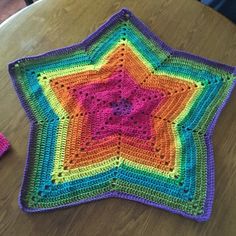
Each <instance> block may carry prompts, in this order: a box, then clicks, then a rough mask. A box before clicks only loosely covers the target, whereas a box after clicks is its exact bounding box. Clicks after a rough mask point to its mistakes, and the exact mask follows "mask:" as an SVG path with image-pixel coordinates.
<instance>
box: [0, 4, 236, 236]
mask: <svg viewBox="0 0 236 236" xmlns="http://www.w3.org/2000/svg"><path fill="white" fill-rule="evenodd" d="M122 7H128V8H129V9H130V10H132V11H133V12H134V14H136V15H137V16H138V17H139V18H141V19H142V20H143V21H144V23H145V24H147V25H148V26H149V27H150V29H151V30H152V31H154V32H155V33H156V34H157V35H159V36H160V38H161V39H162V40H164V41H165V42H166V43H168V44H169V45H170V46H172V47H175V48H177V49H182V50H186V51H189V52H191V53H194V54H198V55H201V56H204V57H207V58H209V59H214V60H217V61H220V62H223V63H226V64H230V65H233V64H236V27H235V25H233V24H232V23H231V22H229V21H228V20H227V19H225V18H224V17H223V16H221V15H219V14H218V13H216V12H214V11H213V10H211V9H209V8H207V7H205V6H203V5H201V4H200V3H199V2H197V1H193V0H150V1H141V0H138V1H132V0H125V1H121V0H120V1H109V0H107V1H106V0H79V1H78V0H57V1H55V0H41V1H39V2H37V3H36V4H33V5H32V6H30V7H28V8H27V9H26V10H23V11H22V12H20V13H19V14H17V15H16V16H15V17H12V18H11V19H10V20H8V21H7V22H6V23H5V24H3V25H1V26H0V131H1V132H3V133H4V134H5V135H6V136H7V138H8V139H9V140H10V142H11V145H12V148H11V150H10V151H9V152H8V153H7V154H6V155H5V156H4V157H3V158H2V160H1V161H0V176H1V177H0V235H4V236H5V235H7V236H8V235H24V236H27V235H34V236H37V235H50V236H53V235H79V236H91V235H112V236H113V235H129V236H132V235H135V236H138V235H145V236H146V235H148V236H149V235H181V236H184V235H201V236H202V235H214V236H217V235H226V236H231V235H236V224H235V223H236V109H235V104H236V92H235V91H234V92H233V94H232V96H231V99H230V101H229V103H228V104H227V106H226V107H225V109H224V111H223V113H222V114H221V116H220V118H219V121H218V123H217V126H216V129H215V132H214V139H213V141H214V151H215V167H216V193H215V202H214V206H213V213H212V217H211V219H210V221H209V222H206V223H196V222H194V221H191V220H188V219H185V218H183V217H181V216H177V215H174V214H171V213H168V212H165V211H163V210H160V209H156V208H153V207H150V206H145V205H142V204H139V203H135V202H131V201H126V200H121V199H108V200H101V201H98V202H93V203H89V204H84V205H81V206H78V207H73V208H69V209H64V210H56V211H54V212H50V213H39V214H34V215H28V214H25V213H23V212H22V211H21V210H20V209H19V207H18V204H17V197H18V193H19V188H20V184H21V180H22V175H23V168H24V164H25V157H26V152H27V140H28V135H29V122H28V120H27V118H26V115H25V112H24V111H23V109H22V108H21V106H20V104H19V101H18V99H17V96H16V93H15V91H14V90H13V87H12V85H11V82H10V79H9V76H8V73H7V64H8V63H9V62H10V61H13V60H15V59H16V58H19V57H23V56H27V55H35V54H38V53H43V52H45V51H48V50H52V49H55V48H59V47H64V46H68V45H70V44H73V43H76V42H79V41H81V40H82V39H84V38H85V37H86V36H88V35H89V34H90V33H92V32H93V31H94V30H95V29H96V28H97V27H98V26H99V25H100V24H102V23H103V22H104V20H106V19H107V18H108V17H110V16H111V14H113V13H115V12H116V11H118V10H119V9H120V8H122Z"/></svg>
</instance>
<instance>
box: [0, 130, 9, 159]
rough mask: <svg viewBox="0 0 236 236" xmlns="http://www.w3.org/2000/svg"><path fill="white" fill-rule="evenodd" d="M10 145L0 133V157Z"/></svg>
mask: <svg viewBox="0 0 236 236" xmlns="http://www.w3.org/2000/svg"><path fill="white" fill-rule="evenodd" d="M9 147H10V144H9V142H8V140H7V139H6V138H5V137H4V136H3V134H2V133H0V157H1V156H2V155H3V154H4V153H5V152H6V151H7V150H8V148H9Z"/></svg>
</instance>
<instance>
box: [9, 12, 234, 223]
mask: <svg viewBox="0 0 236 236" xmlns="http://www.w3.org/2000/svg"><path fill="white" fill-rule="evenodd" d="M9 73H10V75H11V78H12V80H13V83H14V86H15V89H16V91H17V94H18V96H19V98H20V101H21V104H22V106H23V107H24V109H25V111H26V113H27V115H28V118H29V120H30V124H31V132H30V139H29V146H28V159H27V164H26V167H25V174H24V181H23V184H22V189H21V194H20V197H19V202H20V206H21V208H22V209H23V210H24V211H26V212H38V211H46V210H50V209H55V208H61V207H66V206H73V205H78V204H81V203H85V202H89V201H93V200H97V199H104V198H109V197H119V198H124V199H129V200H134V201H138V202H141V203H144V204H147V205H151V206H154V207H158V208H162V209H165V210H168V211H171V212H173V213H177V214H180V215H183V216H185V217H188V218H191V219H194V220H197V221H206V220H208V219H209V217H210V214H211V209H212V202H213V195H214V164H213V149H212V143H211V136H212V132H213V128H214V126H215V123H216V120H217V118H218V116H219V114H220V112H221V110H222V108H223V106H224V105H225V103H226V101H227V99H228V98H229V96H230V93H231V91H232V89H233V87H234V85H235V67H232V66H227V65H224V64H221V63H218V62H214V61H210V60H207V59H204V58H202V57H199V56H194V55H192V54H189V53H186V52H183V51H178V50H175V49H173V48H171V47H169V46H168V45H166V44H165V43H164V42H163V41H161V40H160V39H159V38H158V37H157V36H155V35H154V34H153V33H152V32H151V31H150V30H149V29H148V28H147V27H146V26H145V25H144V24H143V23H142V22H141V21H140V20H139V19H138V18H136V17H135V16H134V15H133V14H132V13H131V12H130V11H129V10H127V9H122V10H121V11H120V12H118V13H117V14H115V15H113V16H112V17H111V18H110V19H109V20H108V21H107V22H106V23H105V24H104V25H102V26H101V27H100V28H99V29H98V30H97V31H96V32H95V33H93V34H92V35H90V36H89V37H88V38H87V39H85V40H84V41H83V42H81V43H79V44H76V45H72V46H70V47H66V48H62V49H58V50H54V51H51V52H48V53H45V54H42V55H39V56H34V57H26V58H22V59H18V60H16V61H15V62H13V63H10V64H9Z"/></svg>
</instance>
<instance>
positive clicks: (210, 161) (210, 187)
mask: <svg viewBox="0 0 236 236" xmlns="http://www.w3.org/2000/svg"><path fill="white" fill-rule="evenodd" d="M127 14H128V16H129V19H130V20H131V21H132V22H133V23H134V24H135V25H136V26H137V27H138V28H139V29H140V30H141V32H142V33H143V34H144V35H145V36H146V37H148V38H151V39H152V40H153V41H155V42H156V43H157V44H158V45H159V46H161V47H162V49H163V50H165V51H166V52H167V53H169V54H172V55H174V56H178V57H183V58H186V59H191V60H194V61H197V62H200V63H204V64H207V65H210V66H213V67H216V68H221V69H223V70H225V71H227V72H229V73H232V74H234V75H236V67H233V66H228V65H225V64H222V63H219V62H217V61H213V60H208V59H206V58H203V57H200V56H196V55H193V54H191V53H188V52H185V51H181V50H174V49H172V48H171V47H169V46H168V45H166V44H165V43H164V42H163V41H162V40H161V39H160V38H159V37H157V36H156V35H155V34H154V33H153V32H151V31H150V29H149V28H148V27H147V26H146V25H145V24H144V23H143V22H142V21H140V20H139V19H138V18H137V17H136V16H134V15H133V14H132V13H131V12H130V11H129V10H128V9H125V8H124V9H121V10H120V11H119V12H118V13H116V14H114V15H113V16H112V17H111V18H110V19H108V20H107V21H106V22H105V23H104V24H103V25H102V26H100V27H99V29H98V30H97V31H95V32H94V33H92V34H91V35H90V36H88V37H87V38H86V39H85V40H83V41H82V42H81V43H77V44H74V45H71V46H68V47H64V48H61V49H56V50H53V51H49V52H47V53H44V54H40V55H38V56H29V57H25V58H21V59H18V60H15V61H14V62H12V63H10V64H9V66H8V69H9V74H10V76H11V79H12V83H13V86H14V88H15V90H16V92H17V94H18V97H19V100H20V103H21V105H22V107H23V108H24V109H25V111H26V113H27V116H28V118H29V119H30V118H31V117H32V114H31V112H30V110H29V108H28V106H27V104H26V103H25V102H24V100H23V98H22V94H21V91H20V89H19V88H18V85H17V82H16V79H17V78H16V74H15V71H14V65H15V64H16V63H18V62H21V61H24V60H37V59H39V58H43V57H47V56H54V55H59V54H62V53H66V52H70V51H74V50H76V49H78V48H81V49H85V50H86V49H87V48H88V47H89V46H90V45H91V44H93V42H94V41H96V39H97V38H98V37H99V36H100V35H101V34H102V33H103V32H104V31H106V29H107V28H108V27H110V26H112V25H113V24H115V23H116V22H117V21H118V20H120V19H122V18H125V17H126V16H127ZM235 86H236V81H234V83H233V85H232V87H231V89H230V91H229V92H228V95H227V98H226V99H225V101H224V102H223V103H222V104H221V106H220V107H219V108H218V110H217V112H216V114H215V116H214V119H213V121H212V122H211V124H210V125H209V128H208V130H207V134H208V135H206V136H205V141H206V145H207V155H208V158H207V170H208V171H207V175H208V176H207V199H206V202H205V209H204V210H205V211H204V215H201V216H193V215H190V214H188V213H186V212H184V211H181V210H176V209H173V208H171V207H168V206H166V205H162V204H158V203H155V202H151V201H148V200H146V199H143V198H140V197H137V196H134V195H131V194H127V193H121V192H116V191H111V192H108V193H104V194H101V195H99V196H96V197H94V198H90V199H86V200H82V201H79V202H75V203H70V204H66V205H62V206H59V207H53V208H45V209H29V208H27V207H24V205H23V204H22V201H21V199H22V194H23V193H24V190H25V188H26V186H27V183H28V177H27V173H28V171H29V167H30V163H31V162H33V160H30V151H32V150H31V149H30V147H32V146H33V136H34V134H35V131H36V127H35V126H34V124H32V123H31V125H30V135H29V136H30V137H29V141H28V151H27V160H26V165H25V169H24V175H23V182H22V185H21V191H20V194H19V198H18V202H19V206H20V208H21V209H22V210H23V211H25V212H43V211H49V210H54V209H59V208H65V207H69V206H76V205H80V204H82V203H86V202H91V201H94V200H99V199H106V198H111V197H115V198H123V199H128V200H133V201H137V202H140V203H144V204H147V205H150V206H154V207H157V208H161V209H164V210H167V211H170V212H172V213H175V214H179V215H182V216H185V217H187V218H190V219H193V220H196V221H198V222H201V221H207V220H208V219H209V218H210V215H211V210H212V204H213V198H214V181H215V174H214V156H213V145H212V140H211V137H212V133H213V130H214V127H215V125H216V122H217V120H218V118H219V115H220V113H221V111H222V109H223V108H224V106H225V105H226V103H227V102H228V100H229V97H230V94H231V92H232V91H233V89H234V87H235Z"/></svg>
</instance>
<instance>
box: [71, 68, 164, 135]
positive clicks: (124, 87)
mask: <svg viewBox="0 0 236 236" xmlns="http://www.w3.org/2000/svg"><path fill="white" fill-rule="evenodd" d="M91 95H92V96H91ZM75 96H76V97H77V100H78V102H79V103H80V104H82V105H83V106H84V108H85V109H86V110H87V111H88V116H89V119H90V122H91V123H92V124H93V127H92V134H93V137H94V139H100V138H104V137H107V136H109V135H112V134H115V133H117V132H120V133H122V134H125V135H128V136H135V137H138V138H140V139H150V138H151V136H152V135H153V130H152V128H151V127H152V124H151V120H150V115H151V113H153V112H154V111H155V110H157V109H158V107H159V106H160V104H161V102H162V101H163V97H161V91H156V90H151V89H144V88H141V87H140V86H138V85H137V84H136V83H134V82H133V80H132V79H131V78H130V76H129V75H128V73H125V75H124V76H123V77H119V76H118V75H117V74H113V75H112V76H111V77H109V78H108V80H107V81H106V82H104V84H103V83H102V84H101V83H99V84H89V85H86V86H82V87H80V86H79V87H77V88H76V92H75ZM98 121H99V122H98Z"/></svg>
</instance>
